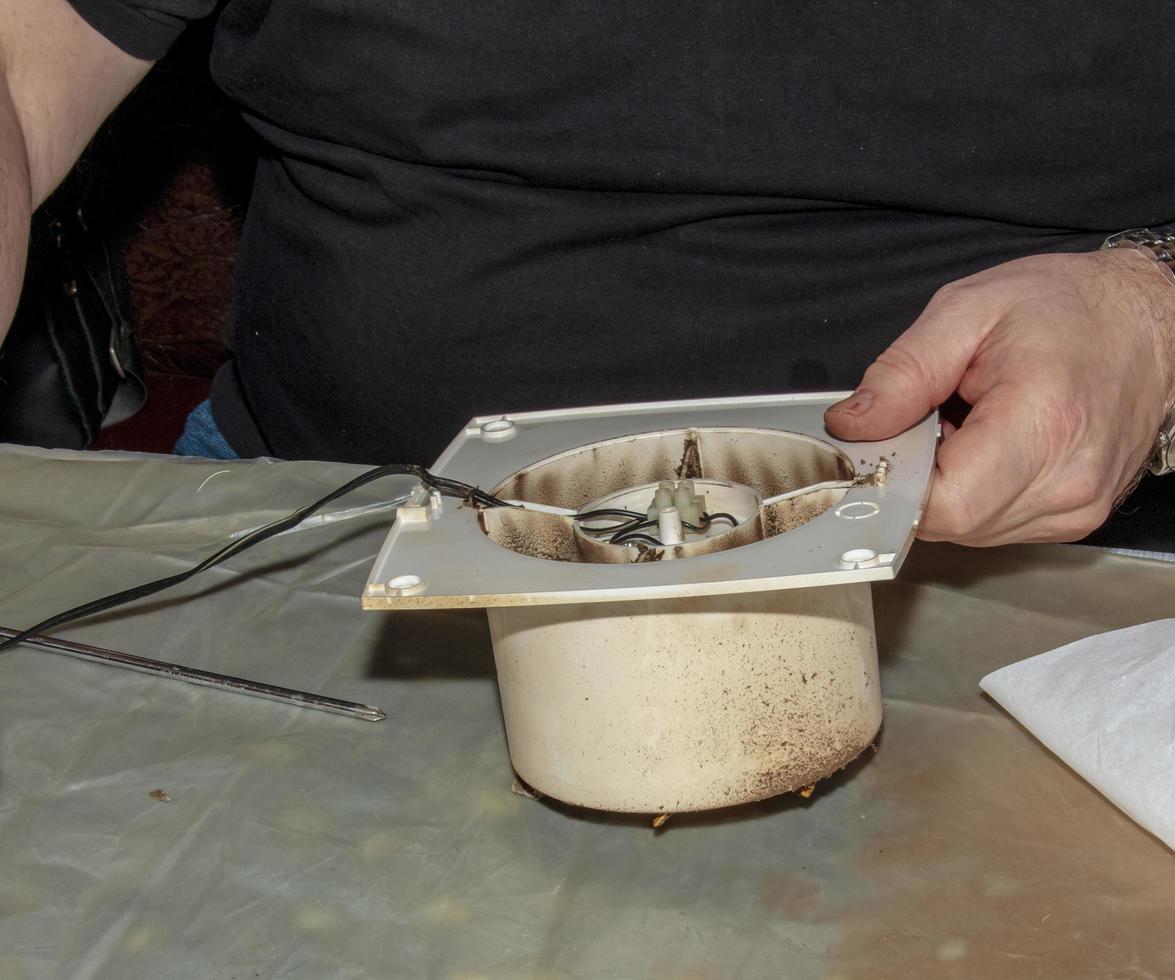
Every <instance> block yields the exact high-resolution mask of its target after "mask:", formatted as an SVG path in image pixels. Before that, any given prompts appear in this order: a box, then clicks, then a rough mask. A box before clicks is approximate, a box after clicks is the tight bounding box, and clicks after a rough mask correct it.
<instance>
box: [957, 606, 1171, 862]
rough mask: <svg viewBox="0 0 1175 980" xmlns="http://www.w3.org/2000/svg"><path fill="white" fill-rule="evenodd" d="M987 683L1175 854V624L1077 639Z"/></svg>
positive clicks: (1168, 622) (1165, 622)
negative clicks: (1174, 851)
mask: <svg viewBox="0 0 1175 980" xmlns="http://www.w3.org/2000/svg"><path fill="white" fill-rule="evenodd" d="M979 686H980V687H981V688H983V690H985V691H986V692H987V693H988V694H990V695H991V696H992V697H993V698H995V699H996V700H997V701H998V702H999V703H1000V704H1001V705H1003V706H1004V708H1006V709H1007V711H1008V712H1010V713H1011V714H1012V715H1013V716H1015V718H1016V719H1017V720H1018V721H1019V722H1020V723H1021V724H1022V725H1024V727H1025V728H1027V729H1028V730H1029V731H1030V732H1032V734H1033V735H1035V736H1036V737H1037V738H1039V739H1040V740H1041V741H1042V742H1044V744H1045V745H1047V746H1048V747H1049V748H1050V749H1052V750H1053V752H1055V753H1056V754H1057V755H1058V756H1060V757H1061V758H1062V759H1063V760H1064V761H1065V762H1066V763H1068V764H1069V765H1070V766H1072V767H1073V768H1074V769H1075V770H1076V771H1077V772H1078V773H1080V774H1081V776H1083V777H1084V778H1085V779H1086V780H1088V781H1089V782H1090V783H1091V784H1092V785H1093V786H1094V787H1096V788H1097V789H1098V790H1099V791H1100V792H1101V793H1103V794H1104V795H1105V796H1106V797H1107V798H1109V799H1110V800H1111V801H1112V802H1113V803H1115V804H1116V805H1117V806H1118V807H1120V808H1121V809H1122V810H1123V811H1124V812H1125V813H1126V814H1127V815H1128V816H1130V817H1131V818H1132V819H1134V820H1136V821H1137V822H1138V823H1140V824H1141V825H1142V826H1143V827H1145V828H1146V829H1147V830H1149V831H1150V832H1151V833H1152V834H1154V835H1155V836H1156V837H1158V838H1159V839H1160V840H1161V841H1163V842H1164V843H1165V844H1166V845H1167V846H1168V847H1170V848H1172V849H1173V850H1175V619H1161V620H1159V621H1157V622H1154V623H1144V624H1143V625H1141V626H1131V627H1128V628H1127V629H1122V630H1115V631H1114V632H1112V633H1102V634H1101V635H1099V636H1091V637H1088V638H1087V639H1084V640H1078V641H1077V642H1076V643H1070V644H1069V645H1068V646H1063V647H1059V648H1058V649H1056V650H1052V651H1050V652H1048V653H1043V654H1041V655H1040V656H1039V657H1032V658H1031V659H1029V660H1023V661H1021V662H1020V663H1016V664H1011V665H1010V666H1008V667H1004V668H1002V669H1000V670H997V671H995V672H994V673H992V674H988V675H987V676H986V677H985V678H983V680H981V681H980V682H979Z"/></svg>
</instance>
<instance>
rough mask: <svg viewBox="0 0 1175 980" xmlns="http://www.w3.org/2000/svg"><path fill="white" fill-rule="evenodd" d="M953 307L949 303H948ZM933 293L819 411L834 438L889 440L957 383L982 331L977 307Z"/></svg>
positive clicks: (925, 411)
mask: <svg viewBox="0 0 1175 980" xmlns="http://www.w3.org/2000/svg"><path fill="white" fill-rule="evenodd" d="M952 306H953V308H951V307H952ZM971 312H972V313H974V315H973V316H968V315H967V311H964V310H961V309H960V308H959V307H958V306H957V305H955V304H947V303H944V302H942V301H940V300H939V299H938V298H937V297H936V299H935V300H932V301H931V303H930V305H929V306H928V307H927V308H926V310H925V312H924V313H923V314H922V315H921V316H920V317H919V318H918V319H917V320H916V321H914V324H913V325H912V326H911V327H910V328H909V329H908V330H907V331H906V332H905V333H903V334H902V335H901V336H900V337H899V338H898V339H897V340H895V341H894V342H893V344H891V345H890V346H889V347H888V348H886V350H884V351H883V352H882V353H881V354H880V355H879V356H878V358H877V360H875V361H874V362H873V363H872V364H871V365H869V368H868V370H866V371H865V375H864V377H863V378H862V379H861V383H860V385H859V386H858V387H857V390H856V391H854V392H853V394H852V395H850V396H849V397H848V398H846V399H844V400H843V401H840V402H837V403H836V404H835V405H833V406H831V407H830V408H829V409H828V410H827V411H826V412H825V413H824V424H825V425H826V426H827V427H828V431H829V432H831V433H832V435H834V436H836V437H837V438H838V439H849V440H854V441H875V440H878V439H888V438H890V437H891V436H895V435H897V434H898V433H899V432H903V431H905V430H906V429H908V428H910V426H912V425H914V424H915V423H917V422H918V421H920V420H921V419H923V418H925V417H926V415H927V414H928V413H929V412H930V411H931V410H932V409H933V408H935V407H936V406H938V405H941V404H942V403H943V402H945V401H946V400H947V399H948V398H949V397H950V396H951V395H952V394H954V392H955V390H956V389H957V388H958V386H959V382H960V381H961V380H962V378H963V375H964V373H965V372H966V371H967V368H968V366H969V365H970V364H971V362H972V360H973V358H974V357H975V353H976V351H977V350H978V348H979V342H980V340H981V339H982V337H983V335H984V334H985V333H986V329H984V328H986V327H987V324H986V323H983V321H984V320H985V319H986V318H984V317H983V316H982V315H981V313H980V311H978V310H975V311H971Z"/></svg>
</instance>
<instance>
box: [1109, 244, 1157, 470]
mask: <svg viewBox="0 0 1175 980" xmlns="http://www.w3.org/2000/svg"><path fill="white" fill-rule="evenodd" d="M1102 249H1104V250H1110V249H1120V250H1121V251H1120V252H1119V253H1118V255H1117V256H1115V257H1117V258H1121V259H1122V260H1126V261H1129V263H1130V265H1131V266H1132V267H1133V268H1132V270H1131V271H1132V278H1134V276H1135V275H1137V276H1138V277H1145V279H1144V278H1138V279H1136V280H1135V281H1136V282H1137V286H1136V290H1132V291H1131V292H1132V293H1133V295H1134V297H1135V302H1134V303H1132V304H1131V305H1132V306H1134V311H1135V312H1136V314H1137V315H1139V316H1141V318H1142V319H1143V320H1144V321H1145V322H1146V323H1149V324H1150V326H1151V329H1152V333H1153V339H1154V350H1155V367H1156V369H1157V370H1158V372H1159V376H1160V377H1161V379H1162V384H1161V393H1162V397H1163V403H1162V408H1161V418H1162V421H1161V423H1160V425H1159V429H1158V432H1157V435H1156V438H1155V442H1154V445H1153V447H1152V449H1151V452H1150V454H1149V455H1148V457H1147V459H1146V460H1145V463H1144V466H1143V467H1142V470H1143V471H1144V472H1145V471H1146V470H1149V471H1150V472H1151V473H1154V474H1156V475H1160V476H1161V475H1164V474H1167V473H1170V472H1172V471H1175V234H1172V233H1171V232H1166V231H1152V230H1151V229H1148V228H1138V229H1132V230H1130V231H1124V232H1119V233H1117V234H1115V235H1111V236H1110V237H1109V238H1107V239H1106V240H1105V242H1104V243H1103V244H1102ZM1132 253H1133V256H1137V258H1134V257H1132ZM1107 257H1108V256H1107ZM1160 279H1161V280H1162V281H1161V282H1160V281H1158V280H1160ZM1140 475H1141V474H1140ZM1135 482H1137V480H1136V481H1135Z"/></svg>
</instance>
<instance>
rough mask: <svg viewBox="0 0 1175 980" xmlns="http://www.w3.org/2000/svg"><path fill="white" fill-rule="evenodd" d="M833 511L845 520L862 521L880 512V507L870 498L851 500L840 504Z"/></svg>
mask: <svg viewBox="0 0 1175 980" xmlns="http://www.w3.org/2000/svg"><path fill="white" fill-rule="evenodd" d="M834 513H835V514H836V516H837V517H843V518H844V519H845V520H846V521H863V520H864V519H865V518H866V517H876V516H877V515H878V514H880V513H881V508H880V507H879V506H877V504H875V503H874V502H873V501H872V500H852V501H850V502H849V503H847V504H841V505H840V506H839V507H838V508H837V509H836V510H835V511H834Z"/></svg>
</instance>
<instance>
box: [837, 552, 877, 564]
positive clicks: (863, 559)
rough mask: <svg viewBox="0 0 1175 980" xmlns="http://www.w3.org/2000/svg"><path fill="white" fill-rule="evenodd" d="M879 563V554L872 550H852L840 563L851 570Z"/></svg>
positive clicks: (841, 557)
mask: <svg viewBox="0 0 1175 980" xmlns="http://www.w3.org/2000/svg"><path fill="white" fill-rule="evenodd" d="M875 561H877V552H876V551H874V550H873V549H872V548H852V549H851V550H849V551H846V552H845V553H844V554H843V555H841V556H840V563H841V564H842V565H847V566H848V567H850V568H860V567H861V566H862V565H868V564H871V563H872V562H875Z"/></svg>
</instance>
